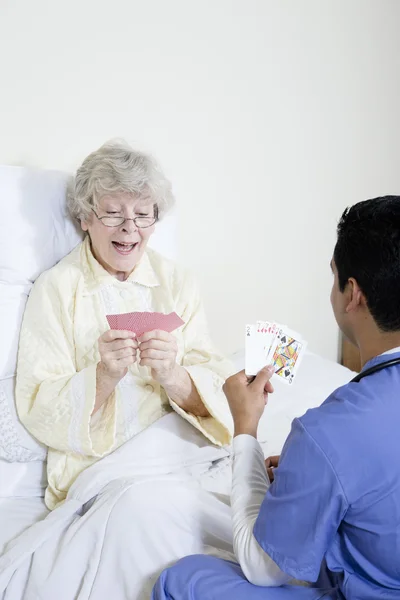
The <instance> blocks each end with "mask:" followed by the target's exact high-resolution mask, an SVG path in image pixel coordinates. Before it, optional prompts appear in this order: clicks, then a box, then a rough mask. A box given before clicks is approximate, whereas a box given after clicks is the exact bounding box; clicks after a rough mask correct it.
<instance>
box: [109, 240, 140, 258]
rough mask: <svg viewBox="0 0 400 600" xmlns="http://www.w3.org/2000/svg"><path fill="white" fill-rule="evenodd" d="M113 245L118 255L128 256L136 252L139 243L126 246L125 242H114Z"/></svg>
mask: <svg viewBox="0 0 400 600" xmlns="http://www.w3.org/2000/svg"><path fill="white" fill-rule="evenodd" d="M112 245H113V246H114V248H115V249H116V251H117V252H118V254H122V255H123V256H126V255H128V254H130V253H131V252H133V251H134V249H135V248H136V246H137V245H138V243H137V242H136V243H135V244H126V243H125V242H112Z"/></svg>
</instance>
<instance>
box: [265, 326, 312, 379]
mask: <svg viewBox="0 0 400 600" xmlns="http://www.w3.org/2000/svg"><path fill="white" fill-rule="evenodd" d="M306 347H307V342H306V341H304V340H302V339H301V337H300V336H299V335H298V334H297V333H295V332H291V331H290V330H289V329H280V330H279V332H278V335H277V337H276V341H275V343H274V344H273V348H272V349H271V351H270V356H269V361H268V364H273V365H274V368H275V377H279V378H280V379H281V381H284V382H285V383H288V384H291V383H293V380H294V378H295V376H296V373H297V371H298V368H299V365H300V362H301V360H302V358H303V356H304V353H305V350H306Z"/></svg>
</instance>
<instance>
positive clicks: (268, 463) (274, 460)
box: [265, 456, 280, 483]
mask: <svg viewBox="0 0 400 600" xmlns="http://www.w3.org/2000/svg"><path fill="white" fill-rule="evenodd" d="M279 459H280V456H269V457H268V458H266V459H265V467H266V469H267V473H268V477H269V480H270V482H271V483H272V482H273V480H274V479H275V476H274V469H277V468H278V465H279Z"/></svg>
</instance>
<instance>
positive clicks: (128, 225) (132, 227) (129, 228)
mask: <svg viewBox="0 0 400 600" xmlns="http://www.w3.org/2000/svg"><path fill="white" fill-rule="evenodd" d="M136 230H137V227H136V224H135V221H134V220H133V219H127V220H126V221H125V223H124V224H123V225H122V231H126V232H127V233H132V232H133V231H136Z"/></svg>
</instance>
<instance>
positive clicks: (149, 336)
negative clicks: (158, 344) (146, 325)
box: [138, 329, 175, 344]
mask: <svg viewBox="0 0 400 600" xmlns="http://www.w3.org/2000/svg"><path fill="white" fill-rule="evenodd" d="M138 339H139V343H140V344H142V343H144V342H148V341H149V340H161V341H163V342H170V341H171V340H174V339H175V338H174V336H173V335H172V334H171V333H168V332H167V331H162V330H161V329H155V330H154V331H148V332H147V333H144V334H143V335H142V336H141V337H140V338H138Z"/></svg>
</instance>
